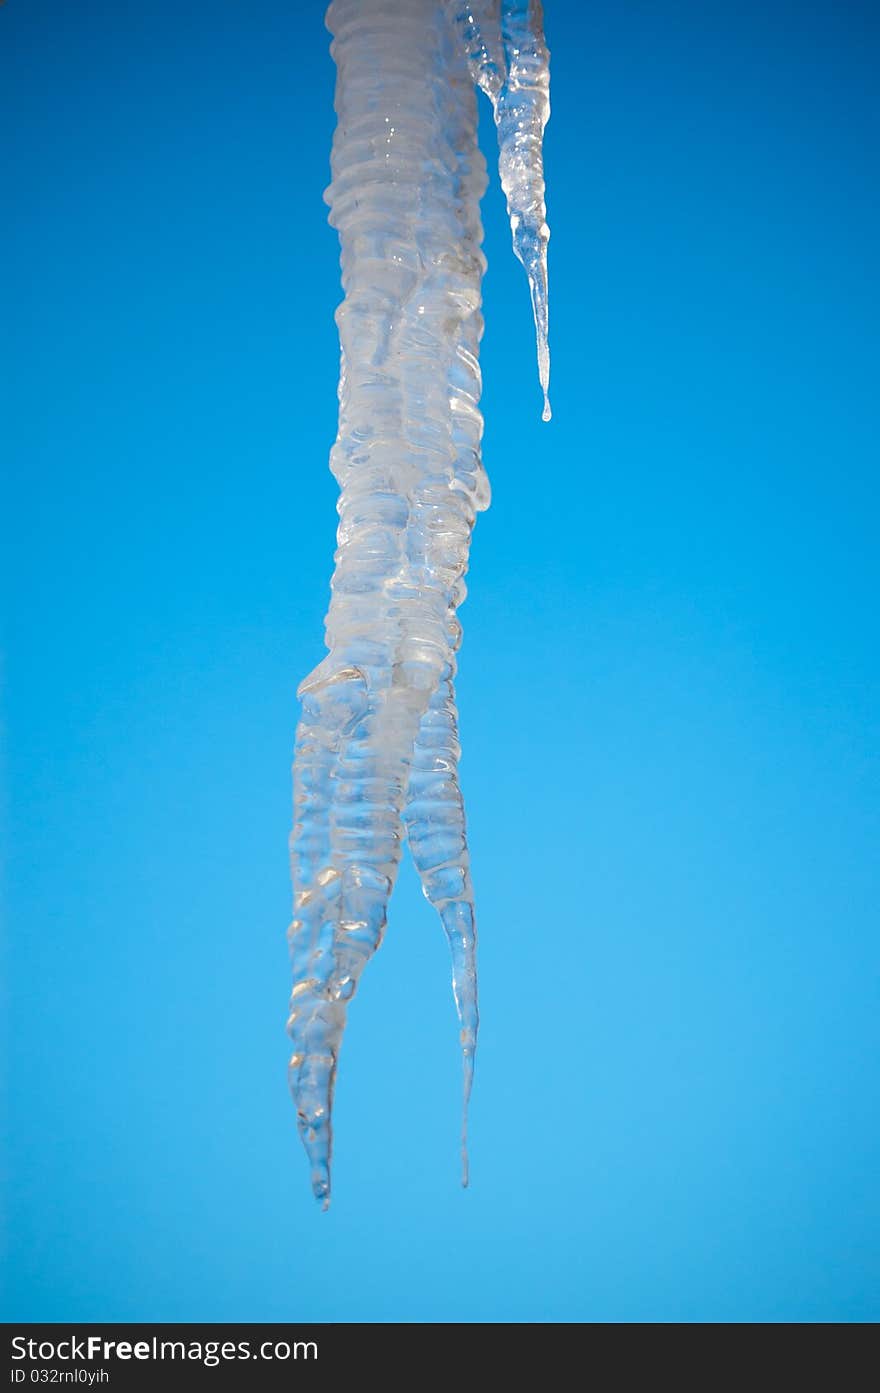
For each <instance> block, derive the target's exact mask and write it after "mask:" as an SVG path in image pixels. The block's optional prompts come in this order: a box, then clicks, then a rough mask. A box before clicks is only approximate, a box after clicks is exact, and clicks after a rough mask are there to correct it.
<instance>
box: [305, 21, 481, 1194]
mask: <svg viewBox="0 0 880 1393" xmlns="http://www.w3.org/2000/svg"><path fill="white" fill-rule="evenodd" d="M328 25H329V27H330V29H331V31H332V33H333V35H334V41H333V45H332V52H333V56H334V58H335V60H336V64H337V71H338V77H337V89H336V109H337V114H338V118H339V122H338V126H337V131H336V136H335V138H334V146H333V156H332V171H333V180H332V183H331V186H330V189H329V190H328V201H329V203H330V208H331V214H330V220H331V223H332V224H333V225H334V226H335V227H336V228H337V229H338V232H339V237H340V243H341V249H342V256H341V261H342V280H343V288H344V291H345V299H344V301H343V303H342V305H341V306H340V308H339V310H338V312H337V323H338V326H339V334H340V339H341V343H342V360H343V372H342V377H341V383H340V406H339V434H338V437H337V441H336V444H335V446H334V448H333V452H332V455H331V466H332V468H333V471H334V473H335V475H336V477H337V479H338V481H339V484H340V487H341V496H340V500H339V516H340V523H339V532H338V541H339V546H338V550H337V553H336V571H335V574H334V577H333V583H332V599H331V603H330V610H329V613H328V615H327V625H326V643H327V648H328V650H329V652H328V656H327V657H326V658H325V659H324V660H323V662H322V663H320V664H319V666H318V668H316V670H315V672H314V673H313V674H312V675H311V676H310V677H309V678H307V679H306V681H305V682H304V683H303V685H302V687H301V688H300V695H301V697H302V701H303V715H302V720H301V722H300V726H299V729H298V733H297V749H296V755H295V760H294V789H295V794H294V798H295V823H294V832H293V837H292V846H291V853H292V871H293V881H294V913H295V918H294V921H293V924H292V926H291V935H290V937H291V949H292V955H293V966H294V990H293V996H292V998H291V1015H290V1021H289V1031H290V1035H291V1038H292V1040H293V1045H294V1052H293V1056H292V1059H291V1065H290V1082H291V1089H292V1092H293V1096H294V1099H295V1101H296V1105H297V1113H298V1119H299V1126H300V1132H301V1135H302V1138H303V1141H304V1144H305V1146H306V1150H307V1152H308V1154H309V1157H310V1160H311V1165H312V1185H313V1189H314V1192H315V1195H316V1196H317V1198H318V1199H319V1200H321V1201H322V1202H323V1203H324V1204H326V1203H327V1202H328V1201H329V1194H330V1169H329V1168H330V1153H331V1143H332V1135H331V1107H332V1099H333V1087H334V1082H335V1077H336V1068H337V1061H338V1055H339V1048H340V1044H341V1040H342V1034H343V1030H344V1027H345V1019H346V1012H347V1007H348V1002H349V1001H350V1000H351V998H352V996H353V995H354V992H355V990H356V988H357V985H358V981H359V978H360V975H361V973H362V971H363V968H364V966H365V965H366V963H367V961H368V960H369V958H370V957H371V955H372V954H373V953H374V952H375V950H376V948H377V947H378V946H379V944H380V942H381V939H382V934H383V932H384V928H385V920H386V914H387V905H388V898H389V895H390V893H391V890H392V887H393V885H394V881H395V878H396V875H397V869H398V865H399V861H400V851H401V842H402V837H403V817H402V814H403V808H404V802H405V800H406V797H407V790H408V786H409V777H410V765H411V763H412V760H413V750H414V746H415V743H416V737H417V736H418V734H419V731H420V725H421V722H422V718H423V716H424V715H425V713H426V711H427V709H428V707H429V703H430V702H431V699H432V697H433V696H434V694H435V692H436V690H437V688H438V685H439V683H440V682H441V680H442V678H443V676H444V674H445V673H448V672H449V670H450V667H451V664H452V662H453V660H454V654H453V647H452V645H453V642H454V641H456V626H455V625H454V623H453V622H452V619H451V616H452V615H453V614H454V609H455V605H456V603H457V600H458V598H459V597H460V595H461V593H462V591H461V590H460V589H459V588H458V587H459V582H460V581H461V578H462V576H463V574H464V571H465V569H466V566H467V553H468V545H469V541H470V533H471V528H472V526H473V521H474V516H475V510H476V507H477V506H479V499H480V498H481V497H483V496H484V495H485V485H484V483H483V479H484V476H483V475H482V466H481V465H480V463H479V431H480V429H481V420H480V417H479V413H478V411H477V410H476V398H477V396H478V395H479V388H478V385H477V386H475V385H474V383H475V382H476V383H477V384H478V381H479V378H478V371H477V370H476V351H477V345H478V341H479V324H480V321H479V304H480V280H481V276H482V272H483V267H484V259H483V256H482V253H481V252H480V249H479V244H480V240H481V237H482V231H481V228H480V221H479V209H478V199H479V195H480V193H481V192H482V187H483V184H484V182H485V175H484V173H483V168H484V166H483V162H482V157H481V156H480V155H479V154H478V152H477V147H476V106H475V100H474V93H473V88H472V85H471V83H470V81H469V80H468V75H467V71H466V67H465V64H464V60H463V58H462V57H461V56H460V54H459V53H458V50H457V49H456V48H455V47H454V45H453V43H452V40H451V35H450V34H449V31H448V28H447V26H446V24H445V21H444V20H443V17H442V13H441V11H440V10H439V7H438V6H437V5H436V3H434V0H335V3H334V4H333V5H332V6H331V9H330V11H329V13H328ZM470 360H472V361H470ZM469 418H470V423H469V425H466V426H465V427H462V426H461V424H460V423H461V422H462V421H464V422H467V421H468V419H469ZM462 431H463V433H462ZM465 455H466V456H467V457H466V458H465ZM447 917H448V916H447ZM471 946H472V943H471V942H469V943H468V948H467V951H470V950H471ZM461 951H463V950H459V957H461ZM459 975H460V974H459ZM468 1009H469V1008H468ZM471 1055H472V1048H471Z"/></svg>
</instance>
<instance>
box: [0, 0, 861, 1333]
mask: <svg viewBox="0 0 880 1393" xmlns="http://www.w3.org/2000/svg"><path fill="white" fill-rule="evenodd" d="M322 14H323V10H322V5H321V4H314V5H309V4H305V3H302V4H290V3H284V2H283V0H251V3H249V4H248V5H246V6H243V5H240V4H238V3H235V4H233V3H230V0H213V3H211V4H207V3H205V4H202V3H196V0H174V3H171V0H158V2H155V0H154V3H152V4H150V5H146V6H144V5H136V4H133V3H131V4H128V3H123V4H118V3H116V4H109V3H107V4H100V3H88V0H85V2H84V3H82V4H76V5H73V4H69V3H61V0H28V3H25V0H9V3H7V4H6V5H5V6H3V8H2V10H0V50H2V59H0V63H2V70H3V71H2V103H3V122H4V129H5V131H6V141H5V142H4V144H5V156H6V159H7V162H8V163H9V162H11V171H8V173H7V179H6V180H5V181H4V182H5V183H6V184H7V187H8V188H9V189H10V190H11V194H12V197H11V201H10V202H9V203H8V206H7V211H6V214H5V217H4V222H5V226H4V244H5V251H4V271H3V281H4V283H5V290H4V298H5V300H6V306H7V314H6V322H7V326H8V327H7V329H6V331H5V333H4V335H3V363H2V380H3V385H4V395H5V396H6V405H5V406H4V408H3V417H4V433H6V434H7V442H8V446H7V453H8V455H9V457H10V458H11V461H12V483H11V489H10V490H9V494H10V496H9V507H8V509H7V532H8V546H7V551H6V556H7V565H8V570H9V574H8V582H9V587H10V589H11V593H12V595H13V599H14V608H13V613H12V615H11V616H10V618H9V621H8V624H7V645H6V646H7V650H8V681H7V692H6V709H7V716H6V725H7V735H8V742H7V743H8V750H7V756H6V766H7V767H6V774H7V780H6V781H7V784H8V797H7V822H8V825H9V828H10V831H11V840H10V843H9V848H10V849H9V854H8V858H7V866H6V882H7V910H8V921H9V923H10V925H11V933H10V934H9V936H8V946H7V949H6V961H7V966H8V968H9V981H10V983H11V986H10V989H9V992H8V1005H9V1014H10V1039H11V1054H10V1059H11V1066H10V1069H9V1073H8V1080H7V1084H8V1087H7V1094H8V1104H9V1106H8V1120H9V1144H8V1145H7V1147H6V1158H7V1171H8V1186H7V1211H8V1213H7V1234H8V1248H9V1262H8V1265H7V1267H8V1278H9V1281H8V1292H7V1299H6V1302H5V1310H6V1314H7V1318H10V1319H12V1318H14V1319H24V1318H31V1319H36V1318H42V1319H69V1320H86V1319H88V1320H95V1319H120V1320H121V1319H165V1320H187V1319H199V1320H201V1319H204V1320H217V1321H225V1320H232V1319H242V1320H255V1319H264V1320H281V1319H288V1318H289V1319H293V1320H295V1319H307V1318H308V1319H313V1318H314V1319H355V1320H366V1321H382V1320H393V1319H403V1320H441V1321H447V1320H459V1319H471V1318H476V1319H489V1320H514V1321H524V1320H545V1319H556V1320H564V1321H570V1320H598V1319H612V1320H637V1319H649V1320H704V1319H720V1320H778V1319H789V1320H816V1319H821V1320H845V1321H852V1320H865V1319H871V1318H873V1319H876V1318H877V1317H878V1316H880V1295H878V1292H880V1185H878V1176H880V1120H878V1110H877V1076H878V1047H880V1012H878V985H880V944H878V932H877V931H878V919H880V916H878V912H877V911H878V889H880V887H878V865H877V849H878V832H880V794H878V748H880V742H878V721H877V711H878V687H880V645H878V632H877V630H878V619H877V600H878V548H877V533H878V507H877V503H878V497H877V440H878V382H877V364H878V350H880V343H878V337H880V335H878V272H877V260H876V249H877V246H878V244H880V210H878V195H877V182H876V175H877V168H878V157H880V123H878V103H877V93H876V72H877V62H878V56H880V54H878V48H880V45H878V17H877V11H876V9H875V8H874V7H872V6H869V5H867V4H866V5H859V4H846V3H833V4H832V3H825V4H806V5H805V4H800V3H799V4H779V3H777V4H773V5H770V6H765V5H758V4H752V5H745V6H744V5H740V4H737V5H734V4H732V3H727V4H709V5H705V4H697V3H682V4H672V3H660V4H653V3H651V4H648V3H639V4H636V3H626V4H623V5H619V4H616V3H612V2H611V0H605V3H597V4H590V5H581V4H575V3H565V2H564V0H555V3H554V0H550V3H549V5H548V17H547V29H548V38H549V41H550V44H551V48H552V51H553V118H552V121H551V124H550V127H549V130H548V140H547V166H548V175H549V182H550V218H551V224H552V227H553V241H552V246H551V254H552V263H551V269H552V277H551V279H552V345H553V353H554V372H553V392H552V396H553V405H554V412H555V416H554V420H553V423H552V424H551V425H550V426H542V424H541V421H540V399H539V392H538V387H537V382H536V377H535V368H534V361H533V340H532V331H531V324H530V318H529V310H528V301H527V294H526V289H525V285H524V281H523V277H522V273H521V270H520V268H519V266H518V265H517V264H516V263H515V262H514V260H513V257H512V255H511V253H510V250H509V238H508V232H507V229H506V226H505V222H504V214H503V205H502V200H501V195H500V192H499V189H498V186H497V182H493V185H492V187H491V188H490V190H489V193H488V195H487V197H486V199H485V202H484V214H485V221H486V249H487V253H488V257H489V262H490V269H489V273H488V277H487V280H486V285H485V311H486V320H487V330H486V336H485V341H484V357H483V363H484V375H485V396H484V403H483V404H484V408H485V414H486V421H487V427H486V438H485V455H486V462H487V466H488V469H489V473H490V476H491V478H492V481H493V485H494V502H493V506H492V509H491V511H490V512H489V513H488V514H486V515H485V516H483V517H482V518H481V519H480V521H479V523H478V526H477V530H476V534H475V539H474V547H473V553H472V569H471V574H470V599H469V601H468V603H467V605H466V607H465V610H464V612H463V619H464V625H465V644H464V649H463V652H462V661H461V677H460V701H461V708H462V713H463V714H462V727H463V738H464V743H465V760H464V767H463V776H464V781H465V792H466V796H467V800H468V812H469V819H470V829H471V841H472V850H473V860H474V868H475V879H476V885H477V892H478V896H479V912H480V930H481V952H480V968H481V984H482V1012H483V1029H482V1035H481V1045H480V1054H479V1061H478V1069H477V1085H476V1091H475V1096H474V1103H473V1115H472V1178H473V1183H472V1189H471V1190H470V1191H469V1192H466V1193H463V1192H462V1191H461V1189H460V1188H459V1185H458V1155H457V1147H458V1120H459V1119H458V1110H459V1088H460V1074H459V1061H458V1055H457V1032H456V1026H455V1022H454V1017H453V1008H452V1001H451V994H450V989H449V970H448V966H447V957H446V949H445V944H444V942H443V941H442V937H441V934H440V931H439V928H438V925H437V924H436V923H435V921H434V918H433V915H432V912H431V910H430V908H429V906H428V905H427V904H426V903H425V902H424V900H423V899H422V897H421V895H420V893H419V890H418V886H417V883H416V879H415V876H414V874H413V872H412V870H411V869H410V868H409V866H408V865H407V866H405V867H404V869H403V871H402V875H401V881H400V884H399V886H398V888H397V891H396V894H395V896H394V900H393V905H392V911H391V918H390V925H389V930H388V934H387V938H386V942H385V946H384V947H383V949H382V951H381V953H380V954H379V956H378V958H377V959H376V960H375V962H374V963H373V964H372V965H371V966H370V968H369V969H368V972H367V974H366V976H365V978H364V981H363V984H362V988H361V993H360V995H359V997H358V1000H357V1002H356V1004H355V1006H354V1009H353V1011H352V1015H351V1022H350V1026H349V1031H348V1034H347V1037H346V1043H345V1048H344V1051H343V1056H342V1061H341V1071H340V1078H339V1087H338V1097H337V1147H336V1164H335V1175H334V1179H335V1193H334V1202H333V1207H332V1209H331V1211H330V1213H329V1214H327V1215H322V1214H321V1213H320V1212H319V1211H318V1209H317V1208H316V1207H315V1205H314V1204H313V1201H312V1200H311V1197H310V1194H309V1189H308V1176H307V1168H306V1163H305V1159H304V1157H303V1155H302V1154H301V1151H300V1147H299V1142H298V1140H297V1138H296V1134H295V1127H294V1114H293V1109H292V1106H291V1104H290V1102H289V1099H288V1096H287V1092H286V1084H285V1063H286V1058H287V1041H286V1037H285V1034H284V1018H285V1012H286V1002H287V993H288V961H287V948H286V943H285V929H286V927H287V922H288V919H289V886H288V871H287V854H286V839H287V831H288V824H289V817H290V781H289V761H290V755H291V748H292V738H293V729H294V722H295V715H296V708H295V701H294V692H295V687H296V684H297V682H298V680H299V679H300V677H301V676H302V675H303V674H304V673H306V672H307V671H308V670H309V668H310V667H311V666H312V665H313V664H314V662H315V661H316V659H317V658H318V657H319V656H320V651H321V632H322V616H323V612H324V609H325V607H326V602H327V596H328V588H327V587H328V580H329V575H330V569H331V555H332V551H333V545H334V529H335V520H336V519H335V514H334V502H335V486H334V483H333V480H332V478H331V476H330V474H329V472H328V469H327V456H328V450H329V446H330V444H331V441H332V438H333V435H334V429H335V409H336V400H335V386H336V374H337V343H336V333H335V328H334V324H333V319H332V313H333V309H334V307H335V305H336V304H337V302H338V299H339V288H338V266H337V245H336V239H335V235H334V234H333V233H332V232H331V231H330V230H329V229H328V227H327V225H326V221H325V214H326V209H325V207H324V205H323V204H322V201H321V193H322V190H323V188H324V186H325V184H326V183H327V180H328V154H329V145H330V138H331V134H332V129H333V113H332V86H333V69H332V64H331V62H330V59H329V55H328V52H327V43H328V39H327V35H326V33H325V31H324V28H323V25H322ZM484 134H485V136H486V137H487V143H486V146H485V148H486V149H487V150H490V149H491V144H490V142H491V138H492V130H491V124H490V123H488V122H484Z"/></svg>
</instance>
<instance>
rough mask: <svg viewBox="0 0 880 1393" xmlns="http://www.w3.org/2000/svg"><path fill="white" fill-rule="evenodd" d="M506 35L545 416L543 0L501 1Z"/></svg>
mask: <svg viewBox="0 0 880 1393" xmlns="http://www.w3.org/2000/svg"><path fill="white" fill-rule="evenodd" d="M501 35H502V40H503V43H504V51H505V55H506V60H507V81H506V82H505V84H504V86H503V87H502V89H501V92H500V94H499V96H498V99H497V101H496V102H495V124H496V126H497V127H498V145H499V159H498V167H499V172H500V175H501V187H502V188H503V190H504V193H505V196H506V198H507V212H508V216H509V217H510V227H511V231H512V233H513V249H514V251H515V252H516V255H517V256H518V257H519V259H520V261H521V262H522V264H523V266H524V267H525V271H526V275H527V276H528V280H529V291H530V293H531V297H532V313H533V314H534V317H535V337H536V340H537V349H538V378H539V380H540V383H541V390H542V391H543V393H544V411H543V414H542V420H544V421H549V420H550V415H551V412H550V396H549V392H550V342H549V289H548V284H547V243H548V242H549V240H550V228H549V227H548V226H547V209H546V205H545V203H544V154H543V142H544V127H545V126H546V125H547V121H548V118H549V116H550V54H549V53H548V51H547V45H546V44H545V42H544V13H543V10H542V7H541V0H501Z"/></svg>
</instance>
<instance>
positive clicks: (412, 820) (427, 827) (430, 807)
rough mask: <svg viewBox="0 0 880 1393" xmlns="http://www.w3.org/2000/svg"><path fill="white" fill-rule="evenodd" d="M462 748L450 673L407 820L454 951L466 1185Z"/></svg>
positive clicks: (469, 1058) (431, 714)
mask: <svg viewBox="0 0 880 1393" xmlns="http://www.w3.org/2000/svg"><path fill="white" fill-rule="evenodd" d="M460 753H461V747H460V745H459V742H458V713H457V711H456V707H455V690H454V687H453V685H452V678H451V677H449V678H447V679H446V681H444V682H442V683H441V684H440V687H439V688H438V690H437V691H436V692H435V693H434V695H433V696H432V698H431V701H430V703H429V706H428V710H427V711H426V712H425V714H424V716H423V717H422V723H421V725H420V727H419V733H418V736H417V737H416V743H415V749H414V751H413V762H412V768H411V770H410V779H409V797H408V801H407V805H406V808H405V810H404V823H405V825H406V832H407V840H408V842H409V849H410V853H411V855H412V858H413V862H414V863H415V867H416V870H417V871H418V873H419V877H420V879H421V882H422V889H423V891H424V894H425V898H426V899H428V900H429V901H430V902H431V904H432V905H433V906H434V908H435V909H436V910H437V912H438V914H439V915H440V919H441V922H442V924H443V928H444V930H445V933H446V938H447V941H448V943H449V948H450V951H451V953H452V990H453V993H454V995H455V1005H456V1009H457V1011H458V1020H459V1025H460V1028H461V1052H462V1062H463V1096H462V1119H461V1183H462V1185H464V1186H467V1183H468V1151H467V1114H468V1103H469V1101H470V1096H471V1088H472V1086H473V1079H474V1057H475V1054H476V1048H477V1030H478V1028H479V1011H478V1007H477V966H476V948H477V941H476V921H475V917H474V892H473V886H472V884H471V874H470V861H469V858H468V850H467V835H466V831H465V816H464V802H463V800H462V796H461V788H460V786H459V782H458V760H459V756H460Z"/></svg>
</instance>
